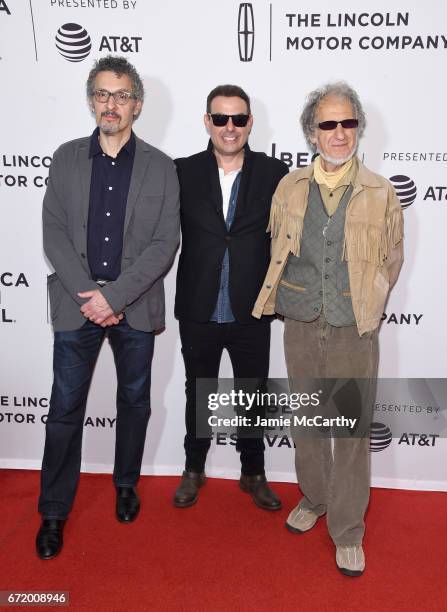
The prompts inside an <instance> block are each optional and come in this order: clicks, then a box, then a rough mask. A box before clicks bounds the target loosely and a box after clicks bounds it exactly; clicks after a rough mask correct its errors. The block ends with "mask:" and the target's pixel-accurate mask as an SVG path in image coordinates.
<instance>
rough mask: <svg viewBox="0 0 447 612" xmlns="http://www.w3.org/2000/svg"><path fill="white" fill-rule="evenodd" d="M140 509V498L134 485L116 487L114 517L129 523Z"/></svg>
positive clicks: (121, 521)
mask: <svg viewBox="0 0 447 612" xmlns="http://www.w3.org/2000/svg"><path fill="white" fill-rule="evenodd" d="M139 511H140V499H139V497H138V495H137V492H136V491H135V489H134V487H116V518H117V519H118V520H119V521H120V523H131V522H132V521H134V520H135V519H136V518H137V516H138V512H139Z"/></svg>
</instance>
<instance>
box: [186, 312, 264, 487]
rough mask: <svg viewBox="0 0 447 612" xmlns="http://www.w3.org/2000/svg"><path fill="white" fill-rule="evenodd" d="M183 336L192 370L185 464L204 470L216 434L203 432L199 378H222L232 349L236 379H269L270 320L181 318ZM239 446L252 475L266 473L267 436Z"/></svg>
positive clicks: (189, 374) (188, 371)
mask: <svg viewBox="0 0 447 612" xmlns="http://www.w3.org/2000/svg"><path fill="white" fill-rule="evenodd" d="M179 324H180V338H181V342H182V354H183V359H184V362H185V372H186V385H185V387H186V415H185V420H186V436H185V453H186V464H185V469H186V470H188V471H193V472H203V471H204V468H205V461H206V456H207V453H208V450H209V448H210V445H211V438H208V437H205V438H204V437H197V435H196V431H197V430H196V427H197V399H196V380H197V379H199V378H207V379H215V384H214V385H213V383H212V381H211V385H212V386H214V389H213V391H216V389H217V378H218V375H219V366H220V361H221V358H222V353H223V350H224V349H226V350H227V351H228V354H229V356H230V360H231V364H232V366H233V375H234V378H235V379H258V380H257V383H256V386H257V387H258V388H263V387H264V386H265V383H266V379H267V376H268V370H269V358H270V320H261V321H260V322H257V323H254V324H248V325H246V324H242V323H237V322H234V323H214V322H209V323H194V322H191V321H184V320H180V322H179ZM236 450H237V451H238V452H240V455H241V467H242V469H241V471H242V473H243V474H246V475H248V476H252V475H256V474H264V450H265V446H264V441H263V439H262V437H259V436H258V437H239V438H238V440H237V443H236Z"/></svg>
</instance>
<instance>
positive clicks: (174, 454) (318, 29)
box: [0, 0, 447, 490]
mask: <svg viewBox="0 0 447 612" xmlns="http://www.w3.org/2000/svg"><path fill="white" fill-rule="evenodd" d="M446 26H447V5H444V4H443V3H441V2H438V0H426V1H425V2H423V3H421V2H419V1H418V0H407V2H405V3H402V2H397V1H396V0H391V1H387V2H385V1H381V0H379V1H376V2H365V1H363V0H360V1H354V0H345V1H341V2H338V3H333V2H330V1H329V0H322V1H321V2H319V3H315V2H312V1H311V0H301V1H300V2H293V1H292V0H275V2H271V3H269V2H267V1H265V0H253V2H251V3H240V2H236V1H233V0H226V2H217V1H216V0H194V1H192V2H183V1H181V0H167V1H166V2H144V1H143V0H129V1H127V0H0V33H1V35H0V70H1V82H2V88H1V94H0V109H1V115H0V117H1V124H2V130H1V131H2V135H1V139H0V207H1V208H0V210H1V223H0V228H1V230H0V231H1V240H0V368H1V369H0V377H1V379H0V467H3V468H39V467H40V462H41V457H42V452H43V443H44V422H45V418H46V414H47V411H48V403H49V396H50V390H51V382H52V342H53V334H52V329H51V325H50V324H49V322H48V305H47V293H46V277H47V274H50V273H51V272H52V269H51V265H50V264H49V262H48V261H47V260H46V259H45V256H44V254H43V250H42V235H41V204H42V198H43V195H44V191H45V185H46V181H47V176H48V168H49V167H50V164H51V159H52V154H53V151H54V150H55V149H56V148H57V147H58V146H59V144H61V143H62V142H65V141H67V140H71V139H73V138H78V137H80V136H84V135H88V134H90V133H91V132H92V130H93V129H94V123H93V120H92V117H91V113H90V112H89V110H88V106H87V102H86V99H85V81H86V78H87V74H88V72H89V70H90V68H91V66H92V63H93V61H94V59H96V58H99V57H102V56H104V55H107V54H109V53H113V54H119V55H124V56H125V57H127V58H128V59H129V60H130V61H131V62H132V63H134V64H135V66H136V67H137V69H138V71H139V72H140V74H141V75H142V77H143V79H144V84H145V88H146V101H145V104H144V107H143V111H142V114H141V117H140V118H139V119H138V121H137V123H136V124H135V131H136V133H137V134H138V135H139V136H141V137H142V138H144V139H145V140H147V141H148V142H150V143H152V144H153V145H155V146H156V147H159V148H160V149H162V150H163V151H165V152H166V153H167V154H168V155H170V156H172V157H178V156H186V155H190V154H193V153H195V152H197V151H200V150H203V149H204V148H205V147H206V144H207V134H206V132H205V129H204V126H203V114H204V111H205V100H206V96H207V94H208V92H209V91H210V90H211V89H212V88H213V87H214V86H216V85H218V84H222V83H236V84H239V85H241V86H242V87H243V88H244V89H246V91H247V92H248V93H249V95H250V96H251V98H252V106H253V114H254V126H253V131H252V134H251V137H250V144H251V146H252V148H253V149H255V150H259V151H264V152H266V153H267V154H268V155H271V156H273V157H277V158H281V159H283V160H284V161H285V162H286V163H287V164H288V165H289V166H290V168H291V169H295V168H297V167H301V166H304V165H307V164H308V163H309V162H310V153H309V151H308V149H307V147H306V144H305V141H304V138H303V135H302V134H301V132H300V129H299V122H298V118H299V114H300V111H301V108H302V105H303V102H304V98H305V96H306V94H307V93H308V92H309V91H310V90H312V89H313V88H315V87H317V86H318V85H321V84H323V83H325V82H327V81H333V80H339V79H342V80H346V81H348V82H349V83H350V84H351V85H352V86H353V87H354V88H355V89H356V90H357V91H358V93H359V95H360V97H361V99H362V101H363V103H364V106H365V109H366V114H367V121H368V125H367V129H366V132H365V136H364V138H363V140H362V141H361V143H360V148H359V154H360V156H361V157H362V158H363V159H364V162H365V163H366V164H367V166H369V167H370V168H371V169H372V170H374V171H376V172H379V173H380V174H382V175H383V176H385V177H387V178H389V179H390V180H391V181H392V183H393V184H394V186H395V188H396V190H397V193H398V196H399V198H400V200H401V203H402V207H403V208H404V217H405V263H404V266H403V269H402V273H401V275H400V278H399V281H398V284H397V286H396V287H395V289H394V291H393V293H392V295H391V298H390V300H389V302H388V304H387V306H386V311H385V312H384V315H383V321H382V327H381V332H380V341H381V362H380V375H381V377H382V378H383V379H386V380H384V381H382V382H380V383H379V387H378V395H377V402H376V404H375V407H374V416H373V421H374V423H373V430H372V440H371V448H372V481H373V484H374V485H376V486H386V487H401V488H415V489H433V490H447V468H446V465H447V444H446V441H445V433H446V429H447V428H446V425H445V422H446V419H445V402H446V385H445V379H444V377H445V369H446V362H445V356H444V352H445V346H446V340H447V332H446V325H445V322H444V318H443V317H444V312H445V300H446V297H447V290H446V288H445V282H444V278H445V260H446V259H447V252H446V253H444V251H445V244H446V238H445V232H446V227H447V223H446V222H447V172H446V164H447V130H446V123H445V121H444V115H445V108H444V107H445V99H446V95H447V85H446V82H445V78H444V75H445V65H446V59H447V27H446ZM175 271H176V265H174V266H173V269H172V270H171V271H170V273H169V275H168V277H167V279H166V302H167V326H166V331H165V332H164V333H162V334H160V335H159V336H158V337H157V338H156V353H155V358H154V364H153V387H152V407H153V415H152V418H151V422H150V425H149V430H148V436H147V442H146V451H145V455H144V465H143V473H144V474H178V473H180V472H181V470H182V467H183V460H184V455H183V435H184V369H183V362H182V358H181V352H180V341H179V335H178V325H177V322H176V320H175V319H174V317H173V301H174V285H175ZM271 350H272V353H271V376H274V377H277V378H281V377H282V378H284V377H285V376H286V370H285V364H284V358H283V349H282V323H281V322H279V321H275V322H274V324H273V342H272V349H271ZM221 375H222V376H231V367H230V364H229V360H228V358H227V357H225V358H224V360H223V362H222V367H221ZM115 393H116V380H115V371H114V365H113V359H112V354H111V350H110V347H109V346H108V344H107V343H105V344H104V347H103V350H102V352H101V355H100V358H99V361H98V364H97V367H96V371H95V376H94V380H93V383H92V388H91V392H90V396H89V401H88V406H87V414H86V419H85V423H84V444H83V469H84V470H86V471H98V472H110V471H111V470H112V460H113V449H114V436H115V407H114V404H115ZM266 446H267V451H266V464H267V469H268V475H269V476H270V478H272V479H274V480H275V479H276V480H282V481H294V480H295V471H294V462H293V459H294V453H293V448H292V445H291V442H290V441H289V439H288V437H287V435H286V434H285V432H284V433H283V434H281V432H280V433H278V432H275V433H272V432H267V433H266ZM207 471H208V473H209V474H210V475H215V476H223V477H229V478H234V477H236V476H237V475H238V472H239V457H238V456H237V454H236V452H235V450H234V441H233V440H232V439H231V437H229V436H228V437H226V436H219V437H218V438H217V439H215V440H214V442H213V446H212V450H211V453H210V456H209V461H208V465H207Z"/></svg>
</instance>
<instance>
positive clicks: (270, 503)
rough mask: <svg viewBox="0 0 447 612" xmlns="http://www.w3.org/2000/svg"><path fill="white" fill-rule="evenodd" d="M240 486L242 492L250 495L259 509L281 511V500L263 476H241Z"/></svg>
mask: <svg viewBox="0 0 447 612" xmlns="http://www.w3.org/2000/svg"><path fill="white" fill-rule="evenodd" d="M239 486H240V488H241V489H242V491H245V493H249V494H250V495H251V496H252V498H253V501H254V502H255V504H256V505H257V506H259V508H262V509H263V510H279V509H280V508H281V500H280V499H279V497H278V496H277V495H276V493H274V492H273V491H272V490H271V488H270V487H269V484H268V482H267V479H266V477H265V476H264V475H263V474H256V475H255V476H246V475H245V474H242V475H241V479H240V481H239Z"/></svg>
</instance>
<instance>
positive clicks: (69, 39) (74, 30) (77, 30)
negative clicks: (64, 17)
mask: <svg viewBox="0 0 447 612" xmlns="http://www.w3.org/2000/svg"><path fill="white" fill-rule="evenodd" d="M56 48H57V50H58V51H59V53H60V54H61V55H62V57H65V59H66V60H68V61H69V62H81V61H82V60H83V59H85V58H86V57H87V56H88V54H89V53H90V51H91V48H92V41H91V38H90V36H89V34H88V32H87V30H86V29H85V28H83V27H82V26H81V25H79V24H77V23H65V24H64V25H63V26H61V27H60V28H59V30H58V31H57V34H56Z"/></svg>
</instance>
